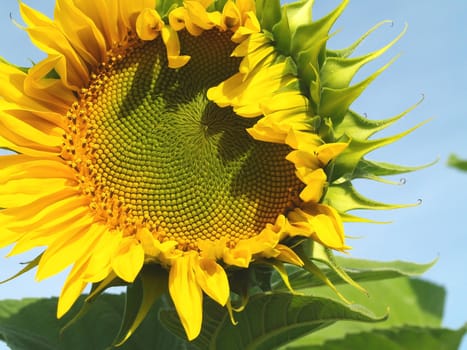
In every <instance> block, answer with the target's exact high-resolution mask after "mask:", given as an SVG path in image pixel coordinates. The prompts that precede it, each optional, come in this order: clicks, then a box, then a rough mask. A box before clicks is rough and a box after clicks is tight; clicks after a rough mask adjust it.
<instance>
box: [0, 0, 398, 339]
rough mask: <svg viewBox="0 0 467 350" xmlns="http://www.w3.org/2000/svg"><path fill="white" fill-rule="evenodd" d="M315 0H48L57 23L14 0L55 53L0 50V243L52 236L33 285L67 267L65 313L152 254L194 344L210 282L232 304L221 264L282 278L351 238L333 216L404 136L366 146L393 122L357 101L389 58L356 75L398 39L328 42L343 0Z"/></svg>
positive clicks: (131, 276) (42, 241) (39, 241)
mask: <svg viewBox="0 0 467 350" xmlns="http://www.w3.org/2000/svg"><path fill="white" fill-rule="evenodd" d="M312 3H313V1H311V0H309V1H301V2H298V3H294V4H290V5H285V6H283V7H282V8H281V6H280V3H279V1H256V2H255V1H254V0H236V1H232V0H227V1H225V0H217V1H211V0H185V1H181V0H180V1H178V0H165V1H158V2H157V3H156V1H155V0H136V1H126V0H102V1H91V0H57V1H56V6H55V13H54V19H53V20H51V19H49V18H47V17H46V16H44V15H43V14H41V13H39V12H37V11H35V10H33V9H32V8H30V7H28V6H27V5H26V4H24V3H20V4H19V6H20V9H21V15H22V18H23V20H24V22H25V24H26V27H25V30H26V31H27V33H28V34H29V36H30V38H31V40H32V42H33V43H34V44H35V45H36V46H37V47H38V48H39V49H41V50H42V51H44V52H45V53H46V54H47V57H46V58H45V59H44V60H42V61H41V62H39V63H37V64H34V65H33V66H32V67H30V68H28V69H24V68H19V67H16V66H14V65H11V64H9V63H7V62H1V63H0V81H1V84H0V95H1V96H2V99H1V100H0V147H1V148H5V149H10V150H12V151H14V152H15V154H13V155H4V156H2V157H1V160H0V161H1V169H0V184H1V192H0V207H1V208H4V209H2V210H1V211H0V227H1V229H0V247H4V246H8V245H11V244H14V246H13V249H12V251H11V253H10V255H14V254H19V253H23V252H25V251H28V250H30V249H32V248H35V247H44V251H43V253H42V254H41V255H40V256H39V257H38V258H37V259H36V260H34V261H33V262H31V263H30V265H29V266H28V267H29V268H30V267H32V266H35V265H37V275H36V277H37V279H38V280H42V279H44V278H47V277H49V276H52V275H54V274H57V273H58V272H60V271H62V270H64V269H65V268H67V267H69V266H72V268H71V271H70V273H69V275H68V278H67V280H66V282H65V284H64V287H63V290H62V292H61V295H60V298H59V303H58V311H57V314H58V317H61V316H62V315H63V314H65V313H66V312H67V311H68V310H69V309H70V307H71V306H72V305H73V304H74V302H75V301H76V300H77V298H78V297H79V295H80V294H81V293H82V291H83V290H84V288H85V287H86V286H87V285H88V284H89V283H92V284H94V286H98V287H97V290H99V291H100V290H102V289H104V288H105V287H106V286H108V285H110V284H111V283H112V281H114V280H120V281H123V282H126V283H132V282H134V281H135V279H137V278H138V276H140V274H141V272H142V270H143V269H144V267H146V266H151V265H153V266H154V265H156V266H160V267H161V268H162V270H163V271H167V272H166V273H167V274H168V280H167V281H166V282H165V283H167V284H166V286H167V288H168V292H169V294H170V296H171V299H172V301H173V303H174V306H175V308H176V310H177V312H178V315H179V317H180V320H181V322H182V324H183V326H184V328H185V331H186V334H187V337H188V339H190V340H191V339H194V338H196V337H197V336H198V334H199V332H200V328H201V324H202V300H203V296H204V295H207V296H208V297H210V298H212V299H213V300H215V301H216V302H217V303H219V304H220V305H222V306H227V307H228V308H229V310H231V306H230V302H231V293H232V292H233V291H235V290H236V289H237V287H236V286H234V285H233V284H232V283H233V282H232V281H230V283H229V279H230V277H231V271H237V270H238V269H247V268H249V267H250V266H252V265H253V264H256V263H261V264H265V263H266V264H269V265H270V266H272V267H274V268H276V269H277V270H278V271H280V273H281V276H282V277H283V278H284V279H285V280H287V275H286V273H285V270H284V268H283V267H284V266H283V263H287V264H293V265H296V266H299V267H301V266H306V267H307V269H310V270H313V267H312V266H311V267H310V261H309V256H307V255H306V254H303V253H301V252H302V251H303V250H300V249H296V248H297V247H298V246H300V245H301V244H302V242H303V241H308V242H310V241H311V242H316V244H319V245H320V246H322V247H324V248H326V249H328V248H330V249H334V250H339V251H345V250H346V249H348V247H347V246H346V244H345V242H344V232H343V225H342V217H344V218H345V219H349V220H355V218H354V217H352V216H350V215H348V214H345V213H346V212H347V211H348V210H351V209H355V208H357V207H359V205H360V204H362V203H363V204H365V203H369V202H368V201H366V200H365V199H362V197H358V196H357V194H356V191H355V190H353V187H352V185H351V180H352V179H353V178H355V177H359V176H360V175H361V174H359V173H358V171H356V170H359V169H363V165H362V164H361V162H363V156H364V154H365V153H367V152H368V151H370V150H373V149H375V148H376V147H379V146H380V145H383V144H387V143H390V142H392V141H394V140H395V139H396V138H398V137H399V136H397V137H394V138H389V139H384V140H383V141H384V142H383V141H381V142H380V143H376V141H371V142H372V143H370V142H369V141H366V139H367V138H368V137H369V136H371V134H373V133H374V132H376V131H378V130H380V129H381V128H382V127H383V126H384V125H386V123H382V122H378V123H377V122H374V123H372V122H370V121H365V120H364V119H363V118H361V117H359V116H358V115H357V114H355V113H354V112H352V111H350V110H349V106H350V104H351V103H352V101H353V100H354V99H355V98H357V96H358V94H359V93H360V92H361V91H363V89H364V88H365V87H366V86H367V85H368V84H369V83H370V81H371V80H373V79H374V78H375V77H376V75H377V74H378V73H379V72H380V71H382V70H384V68H385V67H383V68H382V69H381V70H380V71H378V72H377V73H375V74H374V75H372V76H371V77H369V78H368V79H367V80H365V81H363V82H361V83H358V84H356V85H352V86H350V82H351V80H352V78H353V76H354V74H355V73H356V72H357V70H358V69H359V68H360V67H361V66H362V65H363V64H365V63H366V62H368V61H371V60H372V59H374V58H376V57H377V56H379V55H380V54H382V53H383V52H384V51H385V50H386V49H387V48H388V47H389V46H390V45H392V43H391V44H389V45H388V46H386V47H384V48H383V49H381V50H379V51H377V52H374V53H371V54H368V55H366V56H364V57H361V58H348V56H349V55H350V54H351V52H352V51H353V48H354V47H355V46H356V45H357V44H358V43H357V44H355V45H354V46H352V47H351V48H349V49H347V50H342V51H330V50H328V49H327V48H326V41H327V38H328V36H329V30H330V28H331V26H332V25H333V23H334V22H335V20H336V19H337V17H338V16H339V15H340V13H341V12H342V11H343V9H344V7H345V5H346V4H347V1H343V2H342V4H341V5H340V6H339V7H338V8H337V9H336V10H335V11H333V12H332V13H330V14H329V15H328V16H326V17H324V18H322V19H320V20H318V21H313V20H312V18H311V6H312ZM391 122H392V121H391ZM388 123H389V122H388ZM362 130H363V131H362ZM339 155H340V156H339ZM336 157H337V158H336ZM364 165H365V166H366V168H365V169H367V170H368V172H367V174H366V175H374V176H375V177H376V176H377V175H378V174H382V172H381V171H378V170H381V169H383V168H384V166H383V165H382V164H378V163H371V162H368V161H366V163H365V164H364ZM389 172H390V170H387V171H386V172H384V174H387V173H389ZM343 198H344V200H343V201H342V200H341V199H343ZM360 206H361V205H360ZM313 271H314V272H315V273H318V275H319V270H313ZM154 278H155V279H156V277H154ZM321 278H325V277H324V276H321ZM144 281H147V279H144V280H143V282H144ZM157 281H163V279H158V280H157ZM160 283H162V282H160ZM147 308H148V307H146V309H147ZM146 311H147V310H146ZM143 314H144V312H143Z"/></svg>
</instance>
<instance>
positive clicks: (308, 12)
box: [283, 0, 314, 33]
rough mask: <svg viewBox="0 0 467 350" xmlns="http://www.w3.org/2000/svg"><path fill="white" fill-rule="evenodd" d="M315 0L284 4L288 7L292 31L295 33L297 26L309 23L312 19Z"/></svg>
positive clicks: (285, 7)
mask: <svg viewBox="0 0 467 350" xmlns="http://www.w3.org/2000/svg"><path fill="white" fill-rule="evenodd" d="M313 3H314V0H302V1H297V2H294V3H291V4H285V5H284V6H283V8H284V9H286V11H287V12H286V13H287V17H288V22H289V28H290V32H292V33H294V32H295V31H296V30H297V27H300V26H303V25H307V24H308V23H310V22H311V21H312V7H313Z"/></svg>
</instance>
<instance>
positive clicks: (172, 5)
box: [156, 0, 183, 23]
mask: <svg viewBox="0 0 467 350" xmlns="http://www.w3.org/2000/svg"><path fill="white" fill-rule="evenodd" d="M180 6H183V1H182V0H158V1H157V2H156V11H157V12H158V13H159V15H160V16H161V17H162V18H163V20H164V22H166V23H169V20H168V17H167V16H168V15H169V13H170V12H171V11H172V10H174V9H176V8H177V7H180Z"/></svg>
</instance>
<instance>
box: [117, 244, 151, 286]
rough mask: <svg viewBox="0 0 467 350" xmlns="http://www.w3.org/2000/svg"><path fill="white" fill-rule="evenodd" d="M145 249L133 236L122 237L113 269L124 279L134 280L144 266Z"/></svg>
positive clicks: (127, 280)
mask: <svg viewBox="0 0 467 350" xmlns="http://www.w3.org/2000/svg"><path fill="white" fill-rule="evenodd" d="M143 264H144V250H143V247H142V246H141V244H140V243H139V242H138V241H137V240H136V239H135V238H133V237H127V238H124V239H122V241H121V242H120V245H119V247H118V249H117V251H116V252H115V256H114V257H113V259H112V269H113V270H114V271H115V273H116V274H117V275H118V277H120V278H121V279H122V280H124V281H126V282H133V281H134V280H135V278H136V276H138V273H139V272H140V271H141V269H142V268H143Z"/></svg>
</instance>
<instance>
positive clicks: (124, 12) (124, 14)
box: [118, 0, 156, 29]
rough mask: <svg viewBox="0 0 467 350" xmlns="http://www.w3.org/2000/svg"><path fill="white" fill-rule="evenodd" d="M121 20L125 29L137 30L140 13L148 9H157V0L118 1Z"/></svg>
mask: <svg viewBox="0 0 467 350" xmlns="http://www.w3.org/2000/svg"><path fill="white" fill-rule="evenodd" d="M118 3H119V12H120V18H121V20H122V22H123V25H124V26H125V28H128V29H134V28H136V19H137V17H138V15H139V13H140V12H141V11H142V10H143V9H146V8H151V9H154V8H156V1H155V0H132V1H118Z"/></svg>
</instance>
